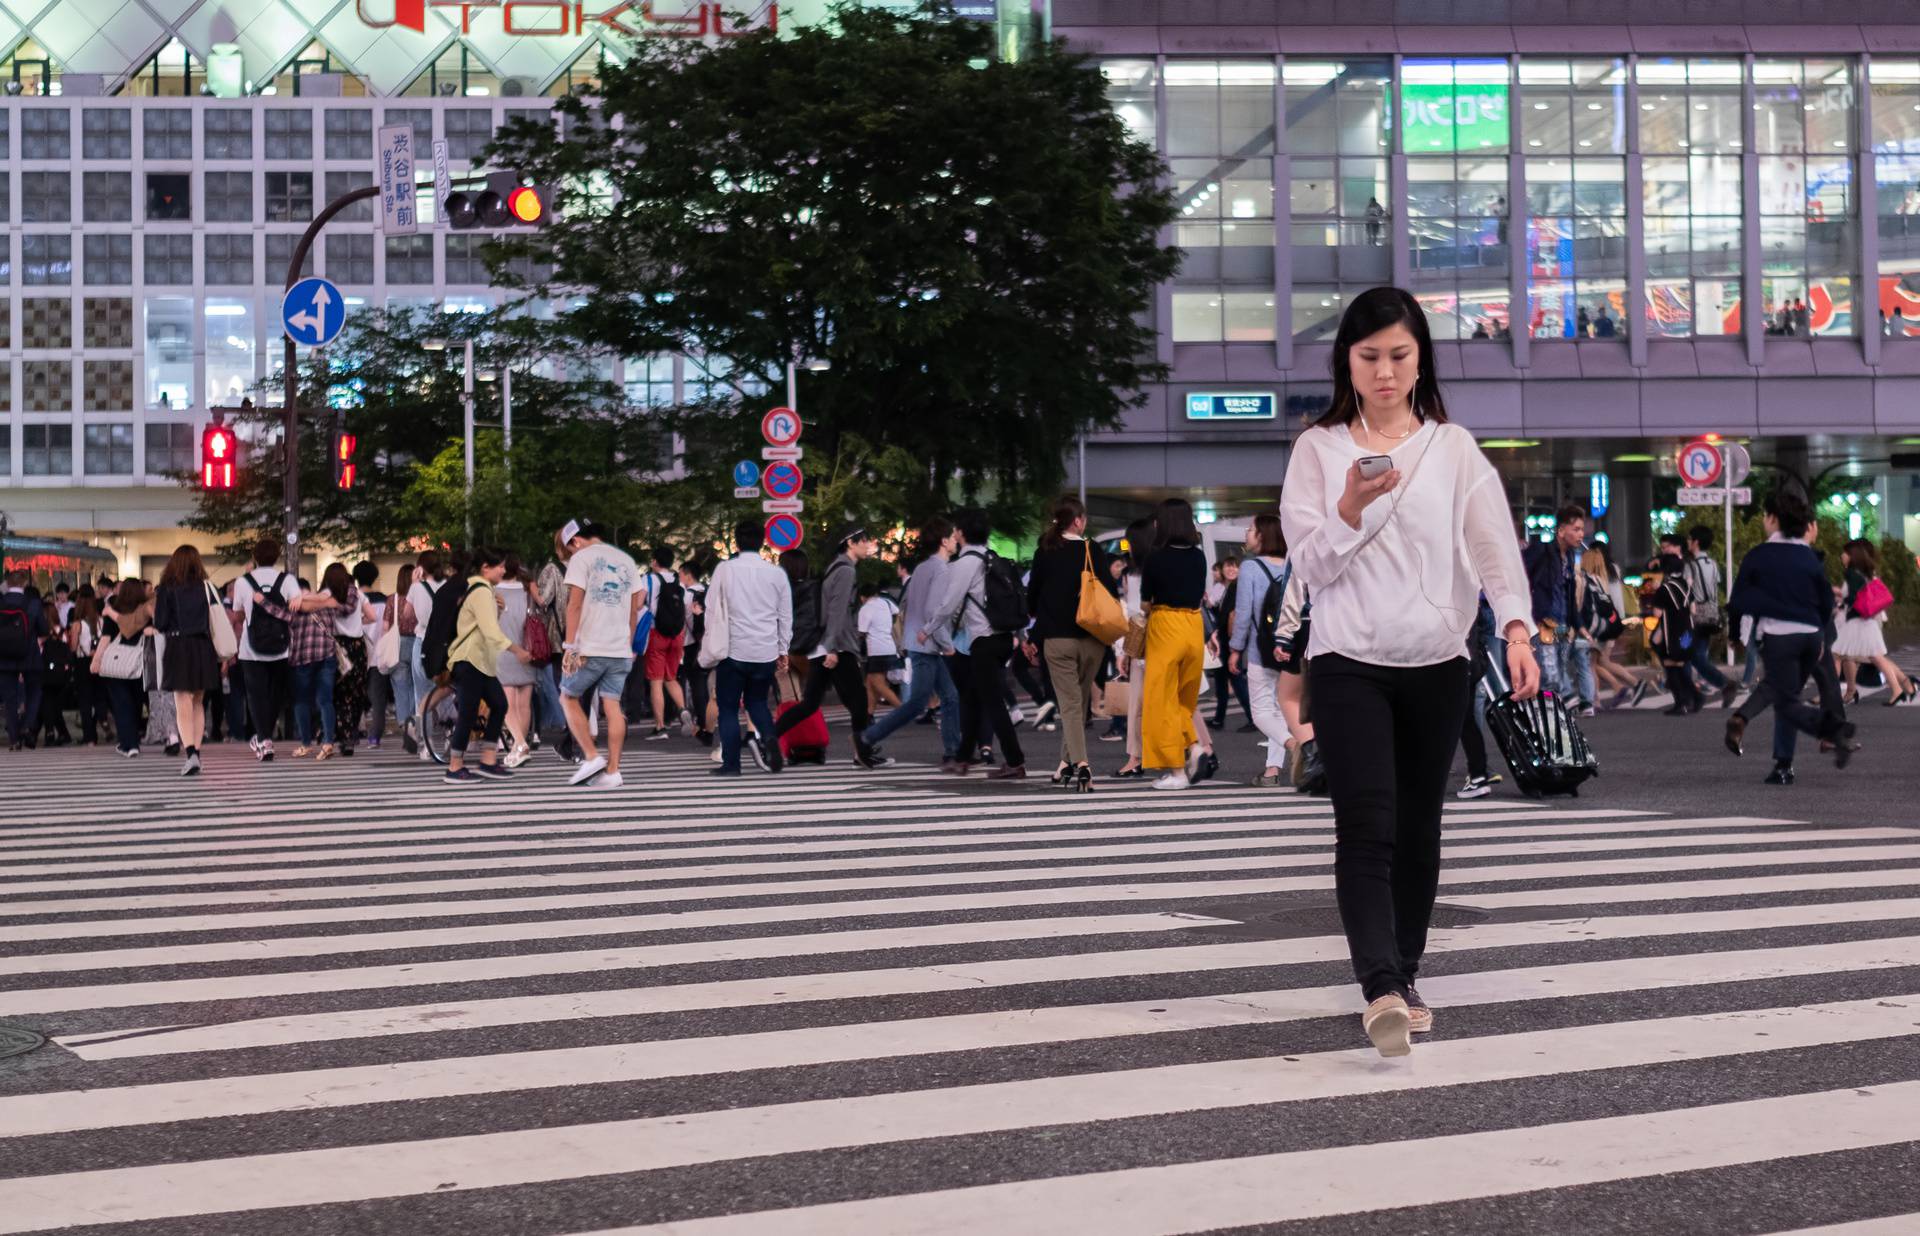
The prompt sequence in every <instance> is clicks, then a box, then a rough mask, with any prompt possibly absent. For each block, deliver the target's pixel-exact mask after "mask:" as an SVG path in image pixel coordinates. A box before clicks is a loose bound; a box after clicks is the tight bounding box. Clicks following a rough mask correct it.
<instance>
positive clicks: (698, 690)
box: [680, 645, 712, 730]
mask: <svg viewBox="0 0 1920 1236" xmlns="http://www.w3.org/2000/svg"><path fill="white" fill-rule="evenodd" d="M707 672H708V671H706V670H703V669H701V668H700V649H699V647H698V646H697V645H696V646H695V647H692V648H689V649H687V650H686V655H685V656H684V657H683V658H682V659H681V661H680V689H681V690H682V691H683V692H685V694H686V699H687V707H688V708H689V709H690V710H691V711H692V712H693V725H694V728H695V729H698V730H705V729H706V728H707V701H708V700H709V699H710V698H711V697H712V693H711V692H710V691H709V690H708V689H707V687H708V678H707Z"/></svg>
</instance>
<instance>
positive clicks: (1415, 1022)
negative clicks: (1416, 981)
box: [1407, 987, 1433, 1034]
mask: <svg viewBox="0 0 1920 1236" xmlns="http://www.w3.org/2000/svg"><path fill="white" fill-rule="evenodd" d="M1407 1029H1408V1030H1409V1031H1411V1032H1412V1033H1414V1034H1431V1033H1433V1010H1432V1009H1430V1008H1428V1007H1427V1002H1426V1001H1425V1000H1422V999H1421V998H1420V993H1419V992H1417V991H1415V990H1414V989H1413V988H1411V987H1409V988H1407Z"/></svg>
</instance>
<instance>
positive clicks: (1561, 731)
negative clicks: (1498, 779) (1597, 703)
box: [1480, 658, 1600, 798]
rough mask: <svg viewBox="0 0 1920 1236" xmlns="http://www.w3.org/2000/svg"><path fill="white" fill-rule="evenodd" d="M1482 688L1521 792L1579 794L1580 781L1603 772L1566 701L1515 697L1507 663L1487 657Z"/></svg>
mask: <svg viewBox="0 0 1920 1236" xmlns="http://www.w3.org/2000/svg"><path fill="white" fill-rule="evenodd" d="M1480 689H1481V690H1482V691H1485V692H1486V694H1487V728H1488V729H1489V730H1491V731H1493V741H1494V742H1496V743H1498V744H1499V746H1500V754H1501V755H1503V756H1505V757H1506V761H1507V767H1508V768H1509V769H1511V770H1512V771H1513V783H1514V784H1515V785H1516V786H1518V787H1519V788H1520V792H1521V793H1522V794H1525V795H1527V796H1528V797H1529V798H1542V797H1545V796H1546V795H1548V794H1570V795H1574V796H1576V797H1577V796H1578V795H1579V793H1580V784H1581V782H1583V781H1585V780H1587V778H1589V777H1595V776H1598V775H1599V774H1600V761H1599V759H1598V758H1597V757H1596V756H1595V755H1594V754H1593V749H1592V748H1591V747H1589V746H1588V745H1587V737H1586V735H1585V734H1582V733H1581V732H1580V723H1579V721H1577V720H1576V719H1575V718H1574V715H1573V709H1571V708H1569V707H1568V706H1567V704H1566V702H1565V701H1564V700H1562V699H1560V698H1559V697H1558V696H1555V695H1552V694H1550V693H1547V692H1542V693H1541V694H1540V695H1538V696H1536V697H1535V698H1533V699H1530V700H1527V701H1525V702H1521V701H1518V700H1515V699H1514V698H1513V697H1512V695H1511V694H1509V690H1508V686H1507V676H1506V666H1505V664H1504V662H1500V661H1495V660H1494V659H1493V658H1489V659H1488V665H1487V670H1486V674H1485V676H1484V677H1483V678H1481V680H1480Z"/></svg>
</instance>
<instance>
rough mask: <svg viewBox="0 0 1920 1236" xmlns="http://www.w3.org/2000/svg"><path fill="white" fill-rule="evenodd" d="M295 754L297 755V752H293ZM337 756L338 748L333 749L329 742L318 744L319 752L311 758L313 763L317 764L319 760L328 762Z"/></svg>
mask: <svg viewBox="0 0 1920 1236" xmlns="http://www.w3.org/2000/svg"><path fill="white" fill-rule="evenodd" d="M295 754H298V752H295ZM339 754H340V750H339V748H337V747H335V746H334V745H333V744H332V743H330V742H329V743H322V744H320V750H319V751H318V752H317V753H316V754H315V755H314V757H313V758H314V762H315V763H318V762H319V761H321V760H330V759H332V758H333V757H334V756H336V755H339Z"/></svg>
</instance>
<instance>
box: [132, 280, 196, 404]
mask: <svg viewBox="0 0 1920 1236" xmlns="http://www.w3.org/2000/svg"><path fill="white" fill-rule="evenodd" d="M145 308H146V377H145V381H144V387H145V397H146V406H147V407H149V408H188V407H192V406H193V388H194V381H193V301H192V299H191V298H189V297H185V296H149V297H147V301H146V306H145Z"/></svg>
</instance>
